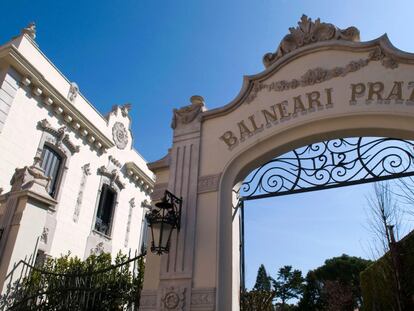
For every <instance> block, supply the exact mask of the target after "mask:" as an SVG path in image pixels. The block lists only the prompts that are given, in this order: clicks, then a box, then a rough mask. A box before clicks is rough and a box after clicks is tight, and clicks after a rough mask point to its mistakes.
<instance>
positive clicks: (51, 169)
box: [42, 145, 62, 198]
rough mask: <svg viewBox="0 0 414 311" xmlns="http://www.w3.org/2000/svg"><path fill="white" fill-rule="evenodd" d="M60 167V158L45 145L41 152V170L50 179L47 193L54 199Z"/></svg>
mask: <svg viewBox="0 0 414 311" xmlns="http://www.w3.org/2000/svg"><path fill="white" fill-rule="evenodd" d="M61 167H62V157H61V156H60V155H59V154H58V153H57V152H56V151H54V150H53V149H52V148H50V147H49V146H47V145H45V146H44V147H43V152H42V168H43V170H44V171H45V175H46V176H48V177H50V179H51V180H50V183H49V186H48V189H47V191H48V192H49V194H50V195H51V196H52V197H53V198H56V194H57V190H58V189H57V188H58V184H59V177H60V169H61Z"/></svg>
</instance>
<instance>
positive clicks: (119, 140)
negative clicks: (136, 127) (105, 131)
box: [112, 122, 128, 149]
mask: <svg viewBox="0 0 414 311" xmlns="http://www.w3.org/2000/svg"><path fill="white" fill-rule="evenodd" d="M112 137H113V138H114V142H115V145H116V146H117V147H118V149H125V147H126V145H127V144H128V133H127V130H126V128H125V125H123V124H122V123H121V122H115V124H114V126H113V127H112Z"/></svg>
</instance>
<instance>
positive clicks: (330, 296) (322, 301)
mask: <svg viewBox="0 0 414 311" xmlns="http://www.w3.org/2000/svg"><path fill="white" fill-rule="evenodd" d="M370 264H371V261H370V260H366V259H362V258H359V257H353V256H348V255H345V254H343V255H342V256H339V257H333V258H331V259H327V260H326V261H325V264H324V265H323V266H321V267H319V268H317V269H315V270H312V271H309V273H308V274H307V276H306V285H305V288H304V291H303V297H302V299H301V300H300V302H299V309H300V310H306V311H313V310H330V309H332V308H334V306H332V304H333V303H337V302H338V300H341V301H342V306H343V308H342V309H338V311H341V310H354V309H355V308H357V307H360V306H361V305H362V295H361V287H360V278H359V275H360V273H361V272H362V271H364V270H365V269H366V268H367V267H368V266H369V265H370ZM330 304H331V305H330Z"/></svg>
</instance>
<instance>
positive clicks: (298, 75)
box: [140, 16, 414, 311]
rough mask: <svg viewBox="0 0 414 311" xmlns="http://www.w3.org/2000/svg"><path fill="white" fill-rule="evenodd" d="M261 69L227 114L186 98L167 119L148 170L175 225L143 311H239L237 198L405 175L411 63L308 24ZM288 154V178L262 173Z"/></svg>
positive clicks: (147, 285)
mask: <svg viewBox="0 0 414 311" xmlns="http://www.w3.org/2000/svg"><path fill="white" fill-rule="evenodd" d="M264 64H265V67H266V68H265V70H264V71H263V72H261V73H259V74H257V75H254V76H247V77H245V78H244V83H243V86H242V89H241V91H240V93H239V94H238V96H237V97H236V98H235V99H234V100H233V101H232V102H231V103H229V104H228V105H226V106H224V107H222V108H218V109H212V110H207V108H206V107H205V104H204V100H203V98H202V97H200V96H193V97H191V104H190V105H188V106H185V107H182V108H179V109H175V110H174V111H173V121H172V125H171V126H172V129H173V143H172V147H171V149H169V151H168V154H167V155H166V156H165V157H164V158H162V159H160V160H158V161H156V162H153V163H150V164H149V167H150V169H151V170H152V171H153V172H154V173H155V174H156V177H157V180H156V185H155V188H154V192H153V193H152V199H153V201H154V202H156V201H157V200H160V199H161V197H162V195H163V194H164V191H165V190H166V189H168V190H169V191H170V192H172V193H174V194H175V195H177V196H182V198H183V205H182V214H181V227H180V231H179V232H177V231H175V232H174V233H173V236H172V239H171V246H170V251H169V253H168V254H165V255H162V256H157V255H153V254H148V256H147V262H146V270H145V279H144V290H143V292H142V296H141V306H140V309H141V310H220V311H227V310H238V309H239V289H240V268H241V267H240V249H239V242H240V241H239V230H240V223H239V220H238V219H239V218H238V217H234V215H233V214H234V208H233V206H235V205H236V204H237V200H238V196H240V195H241V196H243V197H245V198H246V197H248V196H249V195H260V196H261V197H263V196H267V195H273V194H274V192H279V193H280V192H283V191H285V192H286V193H289V192H295V191H307V190H309V189H311V188H312V189H322V188H327V187H335V186H338V185H339V184H341V185H342V184H344V183H349V184H352V183H359V182H361V180H364V181H366V180H367V179H370V180H371V181H373V180H380V179H384V178H391V177H397V176H398V177H399V176H405V175H409V174H411V173H412V164H413V163H412V153H411V151H412V143H411V142H410V141H412V140H414V66H413V65H414V54H410V53H405V52H402V51H400V50H398V49H396V48H395V47H393V46H392V44H391V43H390V42H389V40H388V38H387V37H386V36H385V35H384V36H382V37H380V38H378V39H376V40H373V41H369V42H359V31H358V30H357V29H356V28H355V27H349V28H347V29H339V28H337V27H335V26H334V25H332V24H328V23H323V22H320V21H319V20H316V21H312V20H310V19H309V18H307V17H306V16H303V17H302V19H301V21H300V22H299V23H298V26H297V27H296V28H290V34H288V35H287V36H285V37H284V38H283V40H282V41H281V43H280V45H279V47H278V49H277V50H276V52H274V53H269V54H266V55H265V56H264ZM350 137H352V138H350ZM364 137H374V138H370V139H368V138H364ZM378 137H385V138H378ZM391 138H392V139H391ZM318 152H319V153H321V152H322V153H323V152H325V153H323V154H322V156H321V154H319V155H315V154H317V153H318ZM285 154H287V155H288V156H287V157H289V161H286V159H285V160H284V161H285V162H286V163H285V166H284V167H285V168H286V169H285V171H284V175H283V176H285V177H283V178H281V177H280V175H281V172H280V171H279V172H278V173H277V174H274V172H275V171H274V170H273V171H272V172H271V173H264V174H263V171H261V170H264V171H266V170H267V169H268V168H269V166H266V165H272V164H275V161H276V162H278V161H279V163H277V164H280V159H284V158H285V157H286V155H285ZM281 155H283V156H282V157H281ZM332 155H333V156H332ZM275 157H276V158H275ZM295 157H296V158H295ZM298 157H299V158H301V159H302V161H298ZM272 159H275V160H273V161H272ZM398 159H401V162H398ZM269 161H270V163H269V164H266V165H264V166H262V165H263V163H268V162H269ZM258 167H259V168H260V167H261V169H259V170H257V172H258V171H261V172H262V173H258V174H257V175H256V176H259V179H258V180H255V181H253V182H252V183H250V184H246V183H245V184H244V185H242V183H243V181H244V180H246V181H249V180H250V179H249V178H251V177H254V173H252V174H250V172H252V171H253V170H254V169H256V168H258ZM321 167H322V168H324V170H321V169H320V168H321ZM318 168H319V170H318ZM255 172H256V171H255ZM269 172H270V171H269ZM292 172H296V174H292ZM298 172H299V174H298ZM344 172H346V174H344ZM249 174H250V175H249ZM266 174H267V175H266ZM307 175H309V176H310V177H306V176H307ZM260 176H262V177H263V176H264V177H263V178H261V179H260ZM287 176H289V178H288V177H287ZM292 176H294V177H293V178H292ZM298 176H299V177H298ZM349 176H353V177H352V178H349ZM246 177H247V179H246ZM267 177H270V179H266V178H267ZM282 181H283V182H282ZM268 182H269V183H268ZM312 184H313V185H312ZM249 185H250V188H249V187H248V186H249ZM278 187H279V188H278ZM257 190H259V193H257Z"/></svg>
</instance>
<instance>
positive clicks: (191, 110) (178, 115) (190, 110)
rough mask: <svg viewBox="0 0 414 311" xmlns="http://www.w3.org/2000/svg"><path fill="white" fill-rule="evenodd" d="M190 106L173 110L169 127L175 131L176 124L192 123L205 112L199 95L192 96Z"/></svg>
mask: <svg viewBox="0 0 414 311" xmlns="http://www.w3.org/2000/svg"><path fill="white" fill-rule="evenodd" d="M190 102H191V105H188V106H184V107H181V108H180V109H174V110H173V114H174V115H173V119H172V122H171V127H172V128H173V129H175V128H176V127H177V125H178V124H188V123H191V122H193V121H194V120H195V119H196V118H197V117H200V115H201V113H202V112H203V111H205V110H206V108H205V104H204V98H203V97H202V96H200V95H193V96H191V97H190Z"/></svg>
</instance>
